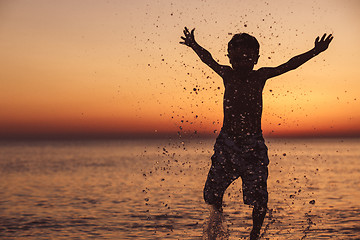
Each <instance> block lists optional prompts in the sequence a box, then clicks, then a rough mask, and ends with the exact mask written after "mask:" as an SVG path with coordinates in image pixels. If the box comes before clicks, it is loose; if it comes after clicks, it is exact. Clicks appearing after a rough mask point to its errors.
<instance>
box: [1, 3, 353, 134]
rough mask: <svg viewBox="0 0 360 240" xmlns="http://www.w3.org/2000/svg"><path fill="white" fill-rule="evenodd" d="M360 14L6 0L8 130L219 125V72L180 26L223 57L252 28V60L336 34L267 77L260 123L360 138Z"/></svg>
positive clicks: (315, 8) (278, 129)
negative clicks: (321, 48) (311, 55)
mask: <svg viewBox="0 0 360 240" xmlns="http://www.w3.org/2000/svg"><path fill="white" fill-rule="evenodd" d="M359 10H360V3H359V1H356V0H352V1H350V0H345V1H344V0H321V1H310V0H309V1H287V0H281V1H252V0H243V1H240V0H229V1H226V2H222V1H215V0H208V1H190V0H185V1H168V0H157V1H153V0H148V1H145V0H138V1H126V0H123V1H115V0H114V1H110V0H109V1H97V0H96V1H95V0H93V1H70V0H62V1H55V0H53V1H49V0H36V1H29V0H8V1H6V0H4V1H1V2H0V44H1V52H2V53H1V56H0V63H1V66H2V71H0V110H1V111H0V112H1V113H0V114H1V117H0V137H1V136H3V137H5V138H6V137H14V136H39V135H44V136H45V135H54V134H55V135H58V134H61V135H67V134H68V135H77V134H78V135H81V134H89V135H96V134H105V135H106V134H113V135H114V134H115V135H116V134H120V135H121V134H122V133H127V134H132V133H134V134H135V133H165V132H166V133H167V132H175V133H176V132H177V131H179V130H180V129H179V127H180V126H181V127H182V131H183V132H190V133H191V132H194V131H195V130H196V131H197V132H199V133H212V132H214V131H215V130H219V129H220V127H221V121H222V106H221V103H222V92H223V86H222V82H221V81H222V80H221V78H219V77H218V76H216V75H215V74H214V73H213V72H212V71H211V69H209V68H208V67H207V66H205V65H204V64H203V63H201V62H199V61H198V59H197V56H196V55H195V54H194V53H193V52H192V50H191V49H188V48H186V47H185V46H183V45H180V44H178V42H179V40H180V36H181V35H182V29H183V27H184V26H188V27H189V28H192V27H196V39H197V41H198V42H199V43H200V44H201V45H202V46H204V47H205V48H207V49H208V50H209V51H211V52H212V55H213V57H214V58H215V59H218V60H219V61H220V63H222V64H228V59H227V58H226V56H225V54H226V46H227V42H228V41H229V40H230V39H231V34H234V33H237V32H248V33H250V34H253V35H254V36H255V37H257V39H258V40H259V42H260V45H261V47H260V55H261V57H260V59H259V63H258V65H257V66H256V67H255V68H259V67H262V66H277V65H279V64H281V63H283V62H285V61H287V60H288V59H289V58H291V57H293V56H294V55H297V54H300V53H302V52H304V51H307V50H309V49H310V48H312V47H313V42H314V39H315V38H316V37H317V36H318V35H321V34H323V33H324V32H327V33H333V35H334V36H335V39H334V40H333V42H332V43H331V46H330V48H329V49H328V50H327V51H326V52H324V53H322V54H321V55H319V56H317V57H316V58H315V59H312V60H310V61H309V62H308V63H306V64H305V65H304V66H302V67H301V68H299V69H296V70H295V71H292V72H289V73H287V74H285V75H283V76H280V77H277V78H274V79H271V80H269V81H268V82H267V84H266V87H265V90H264V113H263V121H262V122H263V131H264V133H265V134H266V135H270V136H277V135H306V134H309V135H332V134H334V135H349V134H352V135H360V111H359V109H360V99H359V93H360V81H359V80H360V79H359V78H360V68H359V66H360V60H359V55H360V45H359V42H360V28H359V22H360V16H359V14H358V13H359ZM196 86H197V87H198V88H200V91H199V92H198V94H195V93H194V92H193V91H192V89H193V88H194V87H196ZM218 87H220V89H218ZM270 90H271V91H270Z"/></svg>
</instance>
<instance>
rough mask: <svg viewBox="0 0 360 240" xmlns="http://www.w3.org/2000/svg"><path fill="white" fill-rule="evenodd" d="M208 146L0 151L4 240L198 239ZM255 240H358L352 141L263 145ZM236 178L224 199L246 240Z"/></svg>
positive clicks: (31, 146) (111, 144)
mask: <svg viewBox="0 0 360 240" xmlns="http://www.w3.org/2000/svg"><path fill="white" fill-rule="evenodd" d="M214 141H215V140H214V139H192V140H184V141H183V142H182V140H178V139H176V140H175V139H162V140H146V141H145V140H137V141H135V140H119V141H48V142H47V141H39V142H11V143H5V142H1V143H0V154H1V155H0V238H1V239H201V235H202V229H203V223H204V220H205V219H206V218H207V215H208V210H207V208H206V206H205V204H204V203H203V200H202V188H203V184H204V181H205V179H206V174H207V171H208V168H209V165H210V156H211V154H212V145H213V144H214ZM267 145H268V147H269V157H270V166H269V172H270V175H269V181H268V189H269V198H270V200H269V208H270V209H271V212H270V214H268V216H267V218H266V220H265V223H264V228H263V230H265V232H264V231H263V238H262V239H360V201H359V200H358V199H360V191H359V189H360V188H359V185H360V164H359V163H360V148H359V146H360V144H359V139H343V140H341V139H310V140H309V139H301V140H298V139H269V140H268V141H267ZM240 187H241V180H238V181H237V182H235V183H234V184H232V185H231V186H230V187H229V189H228V190H227V192H226V196H225V208H224V212H225V217H226V220H227V224H228V227H229V230H230V239H239V238H240V239H246V238H247V236H248V234H249V232H250V227H251V209H250V208H249V207H248V206H245V205H243V203H242V195H241V192H240V191H239V189H241V188H240Z"/></svg>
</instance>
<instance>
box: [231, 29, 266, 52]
mask: <svg viewBox="0 0 360 240" xmlns="http://www.w3.org/2000/svg"><path fill="white" fill-rule="evenodd" d="M236 48H250V49H254V50H255V51H257V52H258V53H259V49H260V44H259V42H258V41H257V40H256V38H255V37H253V36H251V35H249V34H247V33H237V34H235V35H234V36H233V37H232V39H231V40H230V41H229V43H228V52H229V53H230V52H231V51H233V50H235V49H236Z"/></svg>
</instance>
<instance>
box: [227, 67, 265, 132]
mask: <svg viewBox="0 0 360 240" xmlns="http://www.w3.org/2000/svg"><path fill="white" fill-rule="evenodd" d="M223 80H224V85H225V93H224V102H223V108H224V121H223V128H222V129H223V131H225V132H227V133H228V134H230V135H232V136H233V137H234V138H243V137H246V136H249V135H256V134H261V114H262V91H263V88H264V85H265V81H266V79H264V78H263V77H261V76H260V74H259V73H258V72H257V71H251V72H250V73H248V74H236V73H235V72H234V71H233V70H230V71H228V72H227V73H226V74H225V75H224V76H223Z"/></svg>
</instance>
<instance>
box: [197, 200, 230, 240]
mask: <svg viewBox="0 0 360 240" xmlns="http://www.w3.org/2000/svg"><path fill="white" fill-rule="evenodd" d="M226 239H229V231H228V229H227V225H226V223H225V219H224V216H223V214H222V212H221V211H219V210H217V209H216V208H214V207H213V206H211V205H210V217H209V219H208V221H207V222H205V224H204V231H203V240H226Z"/></svg>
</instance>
